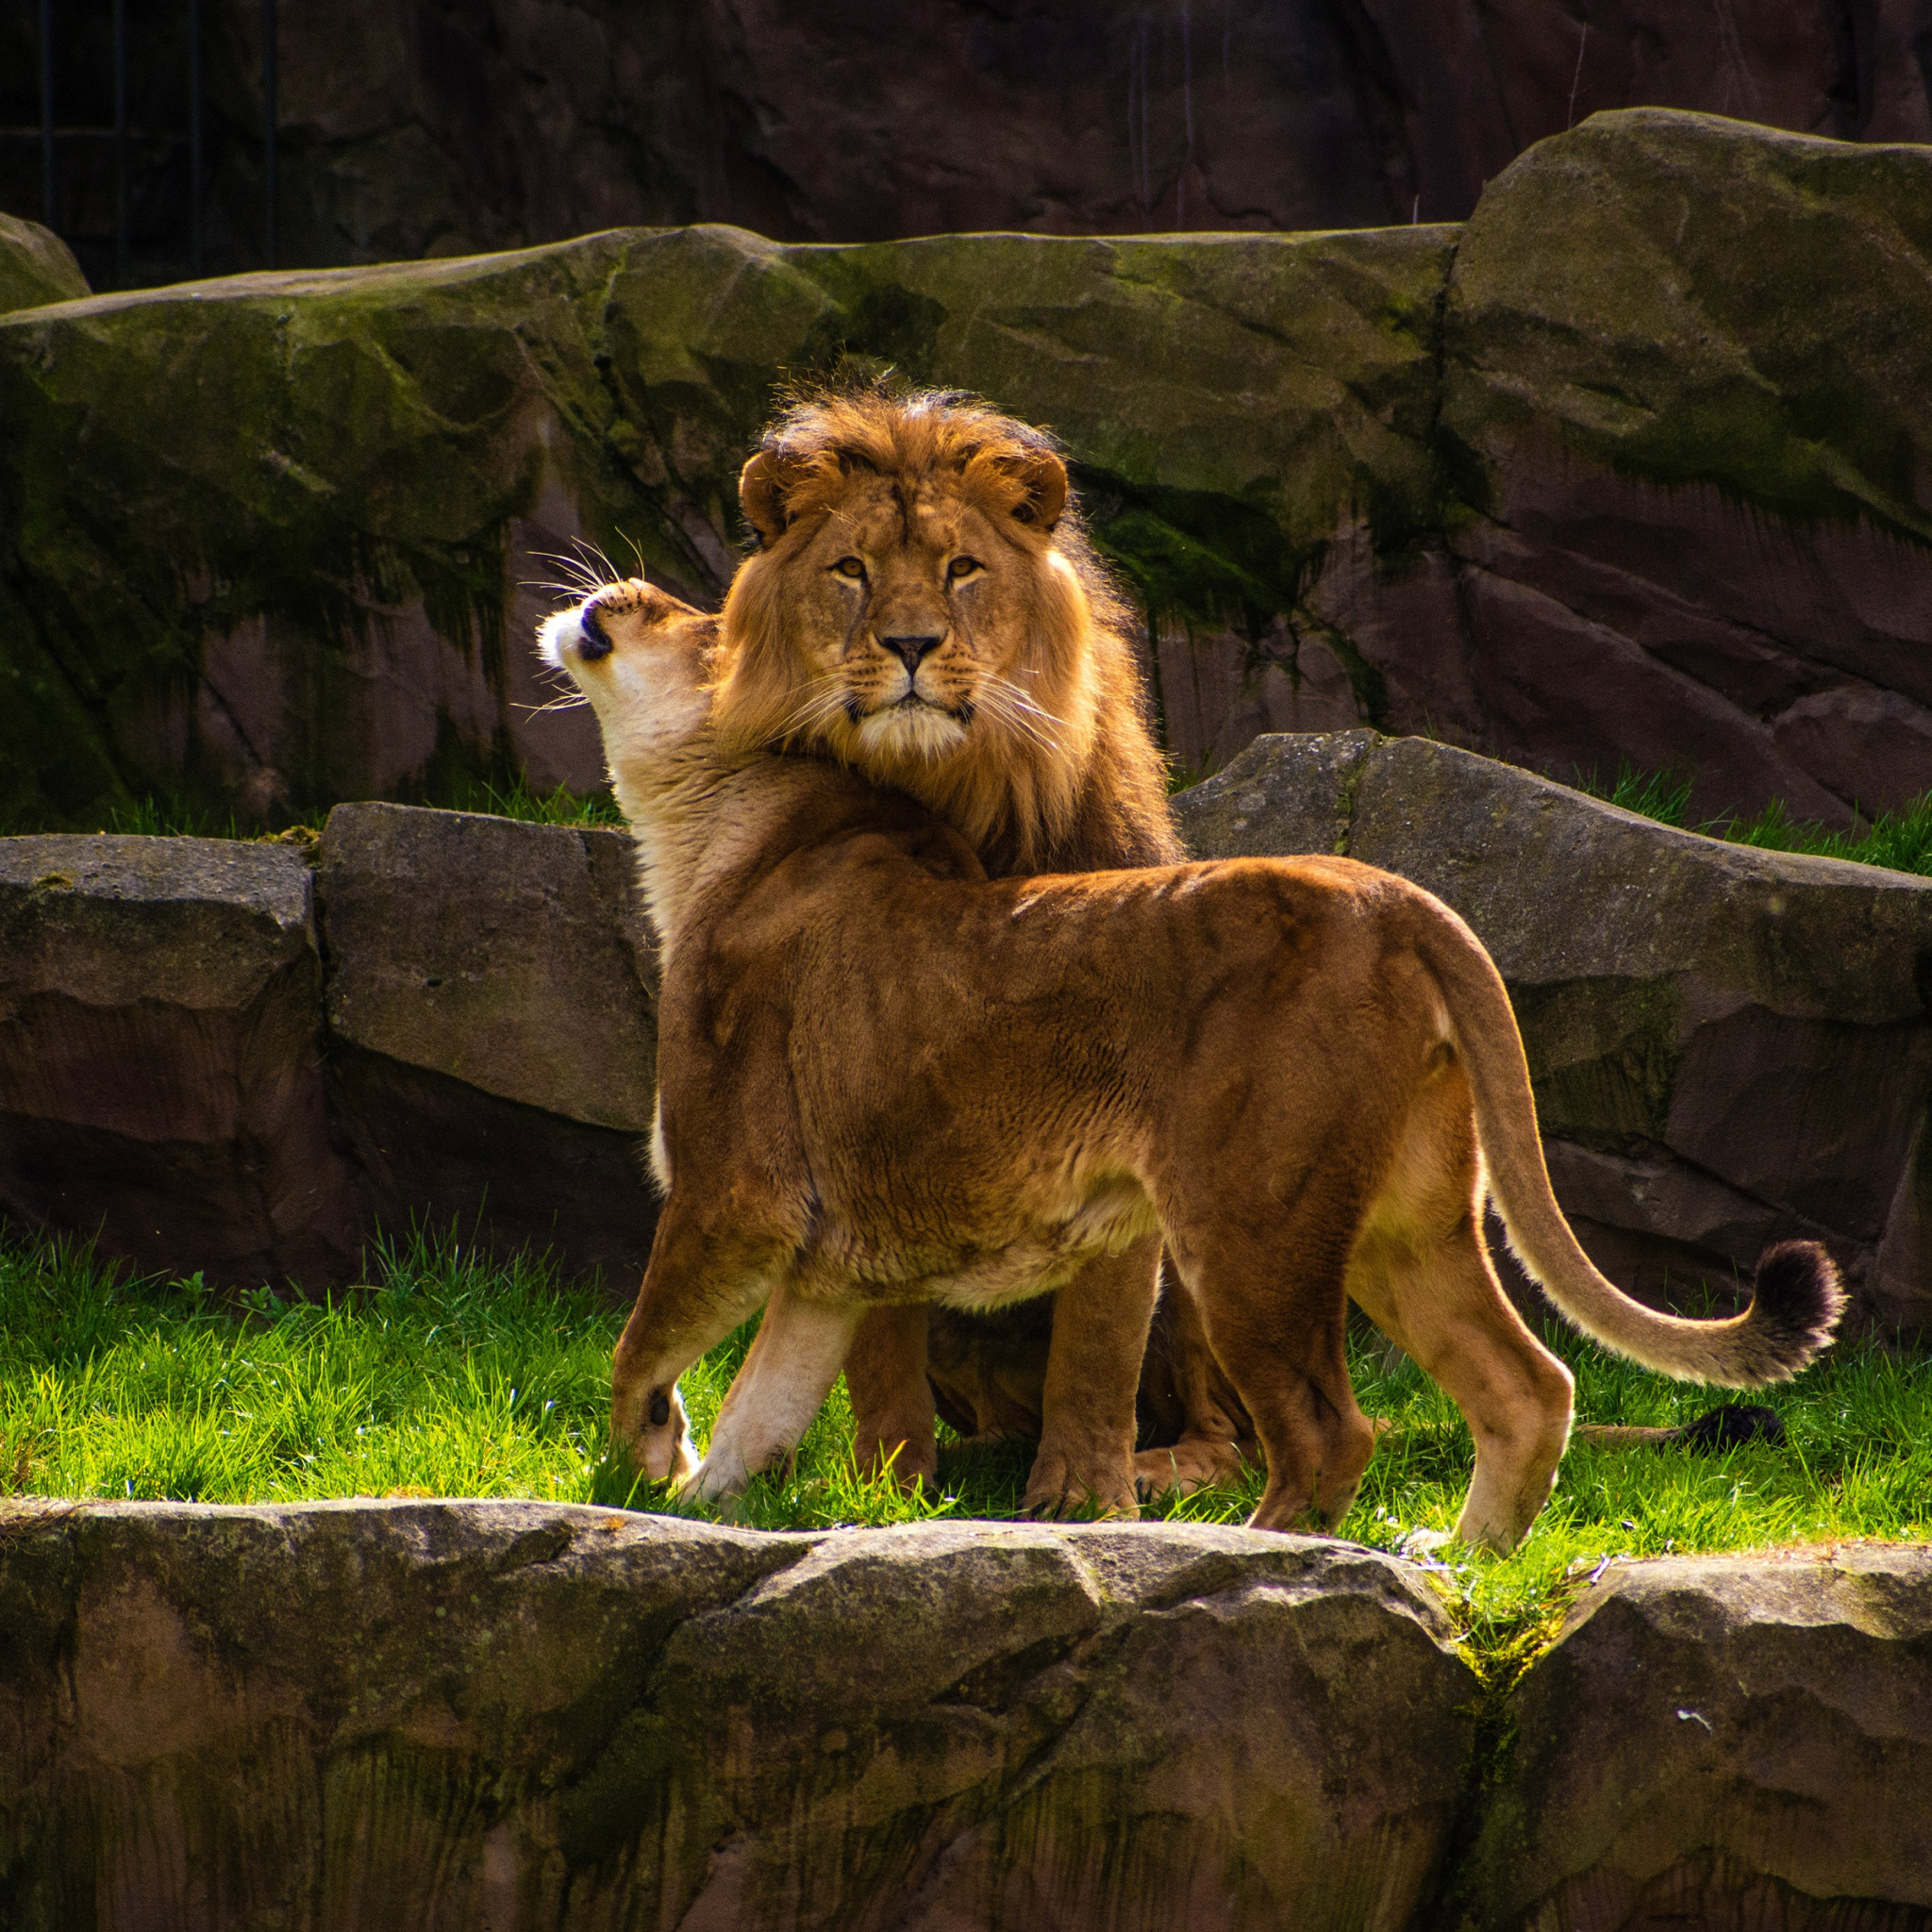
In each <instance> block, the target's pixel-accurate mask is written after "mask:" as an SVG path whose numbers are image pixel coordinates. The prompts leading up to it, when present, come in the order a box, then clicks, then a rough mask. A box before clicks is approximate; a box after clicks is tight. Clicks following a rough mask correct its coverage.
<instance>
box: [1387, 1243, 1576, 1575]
mask: <svg viewBox="0 0 1932 1932" xmlns="http://www.w3.org/2000/svg"><path fill="white" fill-rule="evenodd" d="M1349 1290H1350V1292H1351V1293H1353V1294H1354V1295H1355V1298H1356V1299H1357V1301H1358V1302H1359V1303H1360V1304H1361V1306H1362V1307H1363V1309H1364V1310H1365V1311H1366V1312H1367V1314H1368V1316H1369V1319H1370V1320H1371V1321H1373V1322H1374V1324H1375V1325H1376V1326H1377V1327H1378V1328H1380V1329H1381V1330H1382V1332H1383V1333H1384V1334H1385V1335H1387V1336H1388V1337H1389V1338H1390V1340H1391V1341H1395V1342H1398V1343H1399V1344H1400V1345H1401V1346H1402V1347H1403V1348H1405V1349H1407V1351H1408V1353H1409V1354H1410V1355H1412V1356H1413V1357H1415V1359H1416V1360H1417V1362H1419V1363H1420V1364H1421V1366H1422V1367H1423V1369H1424V1371H1425V1372H1426V1373H1427V1374H1429V1375H1431V1376H1432V1377H1433V1378H1434V1379H1435V1380H1436V1381H1437V1382H1438V1383H1440V1384H1441V1387H1442V1388H1443V1389H1444V1390H1446V1391H1448V1393H1449V1395H1450V1398H1451V1399H1452V1400H1453V1401H1454V1402H1455V1404H1456V1406H1457V1408H1459V1409H1460V1410H1461V1411H1462V1415H1463V1419H1464V1421H1466V1422H1467V1423H1468V1424H1469V1432H1470V1434H1471V1436H1472V1437H1473V1438H1474V1441H1475V1475H1474V1480H1473V1481H1472V1482H1471V1483H1470V1487H1469V1495H1468V1498H1467V1499H1466V1500H1465V1502H1464V1503H1463V1506H1462V1514H1461V1515H1460V1516H1459V1517H1458V1518H1457V1524H1456V1534H1457V1536H1458V1537H1459V1538H1460V1539H1461V1540H1462V1541H1464V1542H1466V1543H1472V1544H1479V1545H1481V1546H1482V1547H1483V1548H1485V1549H1491V1550H1494V1551H1496V1552H1497V1553H1498V1554H1499V1555H1500V1554H1507V1552H1508V1551H1510V1550H1513V1549H1514V1548H1515V1547H1516V1545H1517V1544H1518V1543H1519V1542H1521V1541H1523V1537H1524V1532H1525V1531H1526V1530H1527V1529H1528V1528H1529V1525H1530V1524H1532V1523H1533V1522H1535V1520H1536V1516H1537V1512H1538V1511H1539V1510H1540V1509H1541V1507H1543V1505H1544V1504H1545V1503H1546V1502H1548V1500H1549V1496H1550V1491H1551V1490H1553V1489H1554V1488H1555V1487H1556V1482H1557V1464H1558V1463H1559V1462H1560V1461H1561V1460H1562V1458H1563V1448H1564V1445H1565V1443H1566V1442H1567V1441H1569V1437H1570V1411H1571V1389H1572V1383H1571V1376H1570V1372H1569V1370H1567V1369H1566V1368H1565V1367H1564V1366H1563V1364H1562V1363H1561V1362H1559V1361H1558V1360H1557V1358H1556V1357H1555V1356H1553V1355H1552V1354H1551V1353H1550V1352H1549V1350H1548V1349H1546V1348H1544V1347H1543V1345H1542V1344H1541V1342H1540V1341H1538V1340H1537V1339H1536V1337H1535V1336H1534V1335H1532V1334H1531V1333H1530V1332H1529V1329H1528V1327H1527V1326H1526V1325H1525V1324H1524V1320H1523V1317H1522V1316H1521V1315H1519V1314H1518V1313H1517V1312H1516V1310H1515V1308H1514V1307H1511V1306H1510V1302H1509V1298H1508V1296H1507V1295H1506V1294H1505V1293H1504V1292H1503V1289H1502V1285H1501V1283H1499V1282H1498V1281H1497V1279H1496V1274H1495V1270H1494V1269H1493V1268H1492V1267H1491V1264H1490V1257H1489V1253H1488V1250H1487V1249H1486V1248H1485V1247H1484V1245H1483V1242H1482V1237H1481V1234H1480V1232H1479V1231H1478V1229H1477V1227H1476V1225H1475V1223H1474V1219H1473V1217H1472V1218H1470V1219H1466V1220H1465V1221H1464V1222H1463V1224H1461V1226H1459V1227H1458V1228H1457V1230H1456V1231H1455V1232H1454V1233H1453V1234H1451V1235H1449V1236H1447V1237H1446V1238H1444V1239H1441V1240H1439V1241H1434V1242H1427V1243H1419V1244H1417V1246H1416V1247H1414V1248H1412V1249H1410V1250H1409V1251H1408V1252H1407V1253H1404V1252H1402V1251H1400V1250H1399V1249H1395V1248H1393V1247H1388V1246H1385V1247H1382V1248H1381V1249H1380V1250H1379V1252H1376V1251H1370V1252H1365V1254H1364V1255H1363V1256H1362V1257H1360V1260H1359V1263H1358V1265H1357V1268H1355V1269H1354V1270H1352V1271H1351V1273H1350V1276H1349Z"/></svg>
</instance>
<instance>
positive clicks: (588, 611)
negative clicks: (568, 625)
mask: <svg viewBox="0 0 1932 1932" xmlns="http://www.w3.org/2000/svg"><path fill="white" fill-rule="evenodd" d="M579 627H580V628H581V629H582V631H583V636H582V638H581V639H579V640H578V642H577V656H578V657H579V658H583V659H584V660H585V661H586V662H587V663H591V664H594V663H595V662H596V661H597V659H598V658H608V657H609V655H610V653H611V652H612V650H614V649H615V648H616V647H615V646H614V645H613V644H612V643H611V641H610V633H609V632H608V630H606V629H605V628H604V626H603V625H602V624H601V623H600V622H599V621H598V617H597V612H596V609H595V608H594V607H593V606H591V605H588V604H587V605H585V607H584V614H583V617H582V618H581V619H580V620H579Z"/></svg>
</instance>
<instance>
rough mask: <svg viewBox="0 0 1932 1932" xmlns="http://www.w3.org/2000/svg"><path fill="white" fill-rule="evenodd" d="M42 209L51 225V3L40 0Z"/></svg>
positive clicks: (52, 114)
mask: <svg viewBox="0 0 1932 1932" xmlns="http://www.w3.org/2000/svg"><path fill="white" fill-rule="evenodd" d="M41 208H42V214H43V215H44V217H45V220H46V224H47V225H48V227H50V228H51V227H52V226H53V225H54V5H53V0H41Z"/></svg>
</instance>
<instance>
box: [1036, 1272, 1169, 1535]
mask: <svg viewBox="0 0 1932 1932" xmlns="http://www.w3.org/2000/svg"><path fill="white" fill-rule="evenodd" d="M1159 1276H1160V1238H1159V1236H1158V1235H1149V1236H1146V1237H1144V1238H1143V1239H1142V1240H1141V1241H1136V1242H1135V1243H1134V1244H1133V1245H1132V1246H1131V1247H1130V1248H1128V1249H1127V1250H1126V1251H1125V1253H1124V1254H1121V1255H1104V1256H1100V1257H1096V1258H1095V1259H1093V1260H1091V1261H1090V1262H1088V1264H1087V1265H1086V1266H1085V1267H1084V1268H1083V1269H1081V1271H1080V1272H1079V1274H1076V1275H1074V1278H1073V1280H1072V1281H1070V1282H1069V1283H1068V1284H1067V1285H1066V1287H1064V1288H1063V1289H1061V1290H1060V1291H1059V1296H1058V1301H1057V1302H1056V1303H1055V1306H1054V1311H1053V1340H1052V1341H1051V1343H1050V1344H1049V1345H1048V1348H1047V1355H1046V1390H1045V1396H1044V1402H1043V1408H1044V1413H1043V1415H1042V1418H1041V1437H1040V1454H1039V1455H1038V1456H1037V1457H1034V1461H1033V1472H1032V1474H1031V1475H1029V1476H1028V1477H1027V1480H1026V1493H1025V1495H1024V1498H1023V1499H1022V1506H1023V1507H1024V1508H1026V1509H1027V1510H1029V1511H1031V1512H1032V1513H1033V1514H1035V1515H1041V1516H1059V1515H1076V1514H1083V1513H1085V1512H1086V1511H1088V1510H1090V1509H1091V1510H1097V1511H1099V1512H1100V1513H1102V1514H1105V1515H1109V1516H1119V1517H1129V1518H1130V1517H1136V1516H1138V1515H1139V1514H1140V1513H1141V1511H1140V1506H1139V1504H1138V1503H1137V1502H1136V1500H1135V1495H1134V1397H1135V1394H1136V1392H1137V1391H1138V1390H1139V1388H1140V1382H1141V1357H1142V1356H1143V1355H1144V1354H1145V1353H1146V1349H1147V1324H1149V1322H1151V1321H1152V1320H1153V1317H1154V1297H1155V1291H1156V1288H1157V1285H1158V1281H1159Z"/></svg>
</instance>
